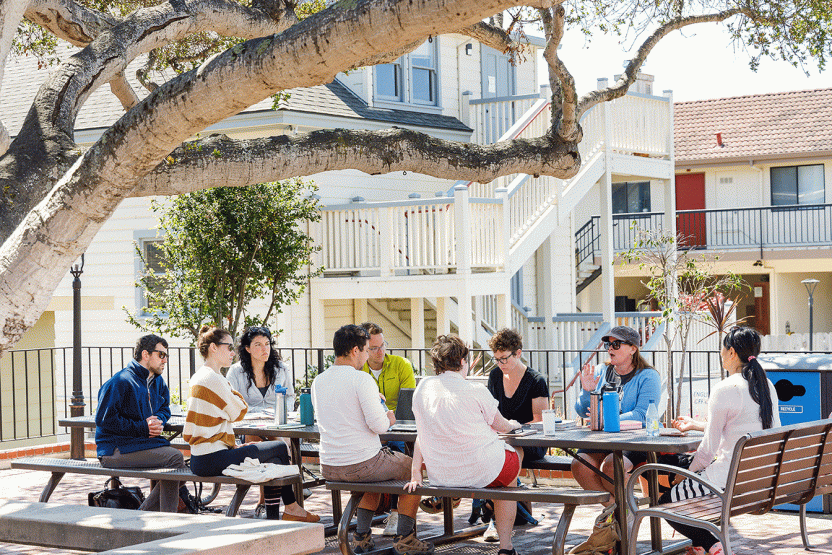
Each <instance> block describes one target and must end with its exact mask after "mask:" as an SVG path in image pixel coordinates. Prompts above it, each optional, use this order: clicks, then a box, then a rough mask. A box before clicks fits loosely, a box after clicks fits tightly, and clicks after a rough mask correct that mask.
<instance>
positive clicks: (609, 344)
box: [604, 339, 632, 351]
mask: <svg viewBox="0 0 832 555" xmlns="http://www.w3.org/2000/svg"><path fill="white" fill-rule="evenodd" d="M622 344H623V345H632V343H628V342H627V341H621V340H620V339H616V340H615V341H604V348H605V349H607V350H609V348H610V347H612V348H613V350H614V351H617V350H618V349H620V348H621V345H622Z"/></svg>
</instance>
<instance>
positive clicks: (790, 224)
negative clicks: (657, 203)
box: [575, 204, 832, 263]
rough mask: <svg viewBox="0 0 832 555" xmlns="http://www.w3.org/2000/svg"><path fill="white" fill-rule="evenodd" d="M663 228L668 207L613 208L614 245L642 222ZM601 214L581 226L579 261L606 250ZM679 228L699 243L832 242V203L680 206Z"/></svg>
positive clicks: (778, 245) (772, 245)
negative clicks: (650, 209)
mask: <svg viewBox="0 0 832 555" xmlns="http://www.w3.org/2000/svg"><path fill="white" fill-rule="evenodd" d="M634 222H635V223H636V224H637V225H638V228H641V229H660V228H662V227H663V225H664V213H663V212H636V213H630V214H613V217H612V226H613V229H612V234H613V248H614V249H615V251H616V252H620V251H624V250H627V249H629V248H631V247H632V245H633V242H634V241H635V239H636V232H637V230H636V228H635V227H633V225H632V224H633V223H634ZM600 229H601V226H600V216H592V217H591V218H590V219H589V221H587V222H586V223H585V224H584V225H583V226H582V227H581V228H580V229H579V230H578V231H577V232H575V244H576V249H577V256H578V263H580V262H582V261H584V260H587V259H590V260H591V259H592V258H593V257H596V256H600V242H599V241H600ZM676 231H677V233H679V235H681V236H682V237H683V238H684V239H683V241H682V246H685V247H689V248H693V249H719V250H731V249H761V250H763V249H782V248H794V247H804V246H827V245H832V204H795V205H787V206H759V207H754V208H728V209H718V210H678V211H677V212H676Z"/></svg>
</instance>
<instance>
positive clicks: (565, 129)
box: [540, 4, 581, 142]
mask: <svg viewBox="0 0 832 555" xmlns="http://www.w3.org/2000/svg"><path fill="white" fill-rule="evenodd" d="M540 14H541V20H542V21H543V28H544V30H545V33H546V48H545V49H544V50H543V59H544V60H546V62H547V63H548V64H549V83H550V86H551V88H552V125H553V127H554V129H555V131H556V133H557V134H558V136H560V137H561V138H562V139H563V140H565V141H573V142H579V141H580V140H581V130H580V127H579V126H578V114H577V103H578V93H577V92H576V90H575V79H574V78H573V77H572V74H571V73H570V72H569V70H568V69H567V67H566V64H564V63H563V60H561V59H560V57H559V56H558V46H560V43H561V41H562V40H563V33H564V16H565V14H566V10H565V9H564V8H563V5H562V4H559V5H557V6H555V7H554V8H552V10H551V11H550V10H540ZM556 106H557V109H556V108H555V107H556ZM558 114H559V117H558ZM555 126H556V127H555Z"/></svg>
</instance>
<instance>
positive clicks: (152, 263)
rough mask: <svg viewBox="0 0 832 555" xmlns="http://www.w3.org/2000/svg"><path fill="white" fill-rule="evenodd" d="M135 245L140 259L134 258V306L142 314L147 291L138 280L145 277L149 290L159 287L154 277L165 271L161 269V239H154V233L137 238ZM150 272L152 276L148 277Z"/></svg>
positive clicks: (158, 281) (146, 301)
mask: <svg viewBox="0 0 832 555" xmlns="http://www.w3.org/2000/svg"><path fill="white" fill-rule="evenodd" d="M136 244H137V246H138V248H139V250H140V251H141V257H139V256H137V257H136V258H137V260H136V278H137V279H136V283H137V287H136V306H137V308H138V310H137V312H138V313H139V314H144V313H145V310H144V309H145V308H146V307H148V299H147V291H146V288H145V287H142V286H141V285H140V282H139V279H138V278H140V277H142V276H145V275H147V276H148V279H147V284H148V286H149V287H150V288H155V287H161V284H160V278H159V277H156V276H158V275H161V274H163V273H164V271H165V269H164V268H163V267H162V250H161V246H162V239H161V238H159V237H156V236H155V233H154V234H153V237H137V238H136ZM142 259H144V260H142ZM145 263H146V265H145ZM150 271H152V272H153V274H154V275H149V274H150Z"/></svg>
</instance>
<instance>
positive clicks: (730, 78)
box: [540, 24, 832, 102]
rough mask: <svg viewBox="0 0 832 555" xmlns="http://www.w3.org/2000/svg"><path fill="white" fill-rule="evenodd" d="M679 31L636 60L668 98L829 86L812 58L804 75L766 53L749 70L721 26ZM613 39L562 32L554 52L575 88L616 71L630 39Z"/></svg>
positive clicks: (831, 78)
mask: <svg viewBox="0 0 832 555" xmlns="http://www.w3.org/2000/svg"><path fill="white" fill-rule="evenodd" d="M684 33H685V34H684V35H682V33H681V32H679V31H674V32H673V33H672V34H670V35H668V36H667V37H665V38H664V39H662V40H661V41H660V42H659V44H658V45H657V46H656V47H655V48H654V49H653V51H652V52H651V53H650V55H649V56H648V57H647V62H646V63H645V64H644V65H643V66H642V71H643V72H644V73H648V74H650V75H653V76H654V77H655V80H654V81H653V94H656V95H661V94H662V91H664V90H667V89H670V90H672V91H673V99H674V101H676V102H682V101H689V100H705V99H710V98H723V97H727V96H741V95H749V94H761V93H769V92H783V91H796V90H805V89H818V88H829V87H832V68H828V69H827V70H826V71H825V72H823V73H820V72H819V71H818V69H817V66H816V65H815V64H812V65H811V66H808V67H807V68H806V69H807V70H808V71H809V73H810V75H809V76H808V77H807V76H806V75H805V74H804V73H803V71H801V70H800V69H797V68H794V67H792V66H791V65H789V64H788V63H786V62H783V61H777V62H775V61H772V60H770V59H763V61H762V62H761V64H760V67H759V69H758V70H757V72H756V73H755V72H753V71H751V69H750V68H749V66H748V62H749V56H748V54H746V53H745V52H742V51H735V50H734V47H733V45H732V44H731V42H730V38H729V37H728V34H727V32H726V31H725V29H724V27H720V26H718V25H715V24H699V25H694V26H691V27H689V28H688V29H687V30H685V31H684ZM618 40H619V39H617V38H610V37H607V36H600V35H599V36H597V37H595V38H593V40H592V42H591V43H589V44H588V45H587V44H585V43H584V39H583V36H582V35H580V34H579V33H577V32H574V31H570V32H569V33H567V34H566V36H565V37H564V41H563V47H562V48H561V50H560V56H561V58H562V59H563V60H564V62H565V63H566V64H567V67H568V68H569V70H570V71H571V72H572V75H573V76H574V77H575V82H576V84H577V87H578V94H583V93H585V92H587V91H588V90H591V89H595V88H596V86H597V85H596V80H597V78H599V77H607V78H609V79H610V82H611V83H612V78H613V75H616V74H619V73H621V71H622V70H623V67H624V65H623V62H624V60H628V59H629V58H630V57H631V56H628V55H627V53H626V50H628V49H630V48H632V44H631V43H632V40H630V41H629V42H624V43H623V44H619V42H618ZM636 46H637V45H636ZM632 50H635V48H632ZM544 66H545V64H541V68H543V71H546V69H545V67H544ZM540 78H541V82H542V83H545V82H546V81H547V80H548V77H546V76H545V74H542V75H541V76H540Z"/></svg>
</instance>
